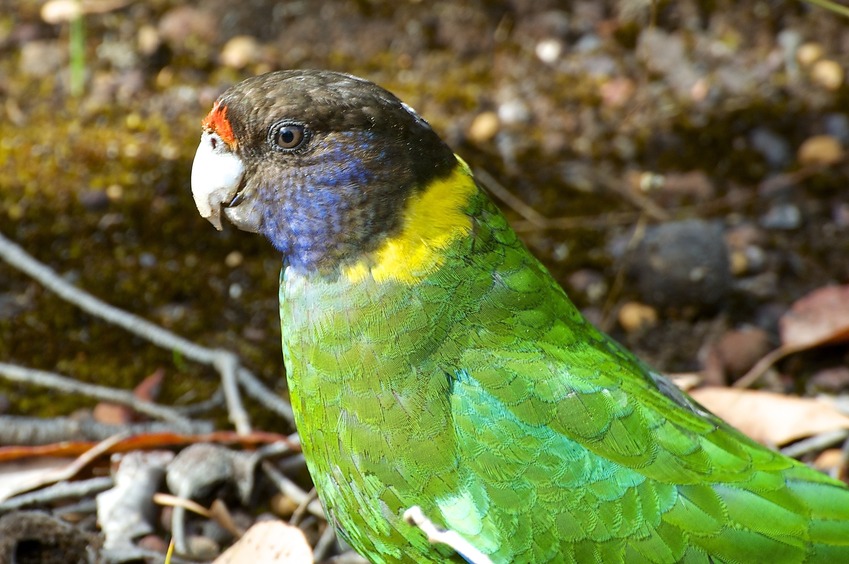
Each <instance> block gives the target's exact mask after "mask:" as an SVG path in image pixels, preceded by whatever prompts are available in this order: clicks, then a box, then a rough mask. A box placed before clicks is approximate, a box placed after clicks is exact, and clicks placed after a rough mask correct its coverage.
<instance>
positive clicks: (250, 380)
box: [238, 368, 295, 425]
mask: <svg viewBox="0 0 849 564" xmlns="http://www.w3.org/2000/svg"><path fill="white" fill-rule="evenodd" d="M238 376H239V383H240V384H241V385H242V389H243V390H245V393H247V394H248V395H249V396H251V397H252V398H253V399H255V400H256V401H258V402H259V403H261V404H262V405H263V406H265V408H267V409H269V410H271V411H273V412H274V413H276V414H278V415H279V416H281V417H282V418H283V419H285V420H286V421H288V422H289V423H291V424H292V425H294V424H295V414H294V413H292V406H291V405H289V404H288V403H287V402H285V401H283V400H282V399H281V398H280V396H279V395H278V394H276V393H274V392H272V391H271V390H269V389H268V387H267V386H266V385H265V384H263V383H262V381H260V379H259V378H257V377H256V375H255V374H254V373H253V372H251V371H249V370H245V369H244V368H240V369H239V374H238Z"/></svg>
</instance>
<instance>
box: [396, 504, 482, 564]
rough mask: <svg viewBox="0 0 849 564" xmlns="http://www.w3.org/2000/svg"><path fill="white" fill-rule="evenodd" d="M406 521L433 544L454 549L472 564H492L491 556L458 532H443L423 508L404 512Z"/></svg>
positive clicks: (415, 507) (414, 507) (412, 508)
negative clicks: (426, 514)
mask: <svg viewBox="0 0 849 564" xmlns="http://www.w3.org/2000/svg"><path fill="white" fill-rule="evenodd" d="M404 521H406V522H407V523H409V524H411V525H415V526H416V527H418V528H419V529H421V530H422V532H423V533H424V534H426V535H427V540H428V541H430V543H431V544H444V545H446V546H449V547H451V548H453V549H454V551H455V552H457V554H459V555H460V556H462V557H463V558H464V559H465V560H466V562H469V563H470V564H492V560H490V559H489V556H487V555H486V554H484V553H483V552H481V551H480V550H478V549H477V548H475V547H474V546H472V544H471V543H470V542H469V541H467V540H466V539H464V538H463V537H461V536H460V535H459V534H458V533H457V532H456V531H451V530H447V531H443V530H441V529H439V528H438V527H437V526H436V525H434V524H433V521H431V520H430V519H428V518H427V516H425V514H424V512H423V511H422V508H421V507H419V506H418V505H414V506H412V507H411V508H409V509H407V510H406V511H405V512H404Z"/></svg>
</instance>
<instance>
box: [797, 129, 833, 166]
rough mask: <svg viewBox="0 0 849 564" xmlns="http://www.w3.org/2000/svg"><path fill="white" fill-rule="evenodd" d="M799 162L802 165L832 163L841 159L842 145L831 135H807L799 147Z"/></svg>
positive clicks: (826, 164)
mask: <svg viewBox="0 0 849 564" xmlns="http://www.w3.org/2000/svg"><path fill="white" fill-rule="evenodd" d="M797 157H798V159H799V162H800V163H802V164H803V165H824V166H829V165H834V164H837V163H839V162H840V161H842V160H843V157H844V151H843V146H842V145H841V144H840V141H839V140H838V139H837V138H836V137H832V136H831V135H814V136H813V137H808V138H807V139H805V141H804V142H803V143H802V145H801V146H800V147H799V151H798V155H797Z"/></svg>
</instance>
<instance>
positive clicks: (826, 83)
mask: <svg viewBox="0 0 849 564" xmlns="http://www.w3.org/2000/svg"><path fill="white" fill-rule="evenodd" d="M844 75H845V73H844V72H843V67H841V66H840V63H838V62H837V61H832V60H831V59H821V60H819V61H817V62H816V63H814V66H812V67H811V80H813V81H814V82H815V83H816V84H819V85H820V86H822V87H824V88H826V89H828V90H837V89H838V88H840V87H841V86H842V85H843V78H844Z"/></svg>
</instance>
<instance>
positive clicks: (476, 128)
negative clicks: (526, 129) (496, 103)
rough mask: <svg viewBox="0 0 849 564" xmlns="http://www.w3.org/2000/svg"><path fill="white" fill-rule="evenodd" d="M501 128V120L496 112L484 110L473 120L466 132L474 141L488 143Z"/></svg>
mask: <svg viewBox="0 0 849 564" xmlns="http://www.w3.org/2000/svg"><path fill="white" fill-rule="evenodd" d="M499 129H501V120H499V119H498V114H496V113H495V112H482V113H479V114H478V115H476V116H475V118H474V119H473V120H472V123H471V125H470V126H469V130H468V132H467V133H466V135H467V136H468V138H469V140H470V141H472V142H473V143H486V142H488V141H491V140H492V139H493V138H494V137H495V136H496V135H497V134H498V131H499Z"/></svg>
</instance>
